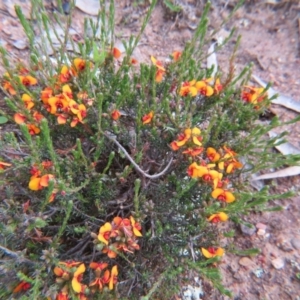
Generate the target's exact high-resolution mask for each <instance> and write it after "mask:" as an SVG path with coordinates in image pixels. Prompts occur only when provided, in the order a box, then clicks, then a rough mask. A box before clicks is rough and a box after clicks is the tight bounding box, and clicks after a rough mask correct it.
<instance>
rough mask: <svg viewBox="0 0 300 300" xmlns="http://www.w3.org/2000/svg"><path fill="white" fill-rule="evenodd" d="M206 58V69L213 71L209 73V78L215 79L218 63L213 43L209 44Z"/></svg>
mask: <svg viewBox="0 0 300 300" xmlns="http://www.w3.org/2000/svg"><path fill="white" fill-rule="evenodd" d="M207 53H208V56H207V68H208V69H211V68H212V67H213V71H212V73H211V77H215V75H216V73H217V71H218V61H217V54H216V52H215V43H213V44H211V46H210V47H209V49H208V51H207Z"/></svg>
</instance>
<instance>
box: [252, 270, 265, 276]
mask: <svg viewBox="0 0 300 300" xmlns="http://www.w3.org/2000/svg"><path fill="white" fill-rule="evenodd" d="M264 272H265V271H264V270H263V269H261V268H259V269H256V270H254V271H253V274H254V275H255V276H256V277H257V278H261V277H262V275H263V274H264Z"/></svg>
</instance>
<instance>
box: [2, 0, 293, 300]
mask: <svg viewBox="0 0 300 300" xmlns="http://www.w3.org/2000/svg"><path fill="white" fill-rule="evenodd" d="M100 2H101V11H100V13H99V16H98V22H97V24H95V23H93V22H92V21H91V20H86V22H85V36H84V38H83V40H82V41H80V42H78V43H76V42H75V41H74V40H73V39H72V38H71V37H70V36H69V35H68V34H67V32H68V28H69V26H70V24H71V17H70V18H69V20H68V22H67V28H65V24H62V23H61V21H60V19H59V17H58V13H54V15H53V18H52V19H50V17H49V16H48V15H47V13H46V10H45V9H44V7H43V5H42V4H41V3H40V2H39V1H32V5H33V8H32V14H33V18H32V20H35V23H36V24H38V26H37V28H38V29H36V28H35V29H34V28H33V26H32V24H31V23H30V22H29V21H27V20H26V19H25V18H24V16H23V14H22V12H21V11H20V9H19V8H18V7H17V8H16V12H17V14H18V17H19V19H20V22H21V23H22V25H23V27H24V30H25V32H26V34H27V36H28V39H29V44H30V57H29V58H28V60H29V61H28V64H23V63H18V64H15V65H13V64H12V60H11V59H10V57H9V54H8V53H7V52H6V51H5V49H4V48H1V49H0V51H1V54H2V61H3V64H4V66H5V68H6V73H5V74H3V79H2V90H3V92H4V94H5V102H6V108H5V109H4V110H5V111H1V112H0V114H1V115H2V116H5V117H6V118H7V119H8V120H9V122H8V123H7V124H6V125H5V126H4V132H5V134H4V135H3V137H2V138H1V141H0V149H1V150H0V151H1V152H0V155H1V157H0V158H1V162H0V169H1V172H2V179H1V182H2V187H1V195H2V196H1V198H2V201H1V203H0V215H1V220H2V222H1V225H0V226H1V234H0V238H1V246H0V250H1V251H2V252H3V259H2V262H1V269H0V278H1V281H0V284H1V290H0V295H1V298H3V299H4V298H5V299H115V298H116V297H117V298H120V299H138V298H139V297H140V296H143V297H142V298H141V299H150V298H151V297H152V296H154V295H156V296H157V297H158V299H170V298H171V297H172V295H174V288H172V289H170V288H168V286H169V287H170V286H172V287H175V288H176V286H177V289H178V290H179V289H180V287H179V286H178V284H177V283H178V280H179V278H184V274H186V272H187V271H188V270H190V269H194V270H195V271H197V272H198V273H199V274H200V275H201V276H202V277H204V278H206V279H208V280H210V281H212V282H213V283H214V285H215V287H216V288H218V289H219V290H220V291H221V292H222V293H224V294H228V295H229V294H230V292H229V291H227V290H226V289H225V288H224V287H223V286H222V284H221V277H220V274H219V272H218V269H217V266H218V261H219V260H220V259H221V257H222V256H223V255H224V254H225V255H226V252H227V251H231V252H235V253H236V252H238V249H236V248H235V247H233V246H232V245H230V244H225V243H224V239H223V237H225V236H231V235H232V230H231V229H232V228H234V223H240V222H242V221H241V218H242V217H243V216H244V215H245V214H248V213H249V212H251V211H253V210H254V209H255V210H263V209H266V203H267V202H268V201H269V200H270V199H274V198H276V197H287V196H288V194H285V195H271V194H270V193H269V192H268V189H267V188H264V189H262V190H261V191H253V190H252V189H251V187H250V185H249V178H250V176H251V174H253V173H255V172H259V171H261V170H263V169H266V168H274V167H280V166H282V165H286V164H292V163H293V162H294V161H295V159H296V158H295V157H283V156H282V155H281V154H278V153H274V152H273V151H272V147H273V146H274V144H275V142H276V139H278V137H277V138H276V139H269V138H266V133H267V132H268V131H270V130H271V129H273V128H275V127H277V126H279V125H280V122H279V120H278V119H277V118H276V117H275V118H273V119H272V120H270V122H267V123H264V124H262V123H260V122H258V120H259V119H260V116H261V115H263V114H264V112H265V110H266V109H267V108H268V105H269V104H270V99H268V97H267V94H266V90H264V89H260V88H257V87H252V86H248V85H247V79H248V78H249V72H250V68H249V67H248V66H247V67H246V68H245V69H244V70H243V71H242V73H241V74H239V75H236V74H234V73H233V71H232V70H233V68H230V71H229V73H228V74H227V73H226V72H225V71H224V72H221V71H219V72H218V73H216V75H214V76H213V77H212V76H211V74H212V72H213V68H212V69H207V68H205V67H203V62H204V61H205V59H206V56H207V54H206V53H207V52H206V50H205V49H206V45H207V44H208V41H209V40H210V39H211V37H210V36H209V35H208V33H207V23H208V22H207V17H208V12H209V4H208V5H206V7H205V9H204V11H203V15H202V18H201V20H200V23H199V25H198V27H197V29H196V30H195V35H194V37H193V39H192V40H191V41H190V42H189V43H188V44H187V45H186V46H185V48H184V50H183V51H182V52H179V51H175V50H176V49H174V53H172V54H170V62H168V63H165V64H164V63H162V62H160V61H158V60H157V59H156V58H155V56H152V57H151V62H150V60H149V62H150V63H146V64H145V63H142V62H137V61H136V59H135V58H134V57H133V56H132V53H133V50H134V48H135V47H136V46H137V44H138V42H139V39H140V37H141V35H142V33H143V30H144V29H145V26H146V24H147V22H148V20H149V18H150V15H151V11H152V10H153V8H154V6H155V1H152V4H151V5H150V7H149V11H148V14H147V16H146V18H145V20H144V22H143V25H142V28H141V32H140V34H139V35H138V36H137V37H131V38H130V39H129V41H126V42H124V46H125V49H126V52H125V53H123V54H122V53H121V51H120V49H118V48H116V47H115V45H114V44H113V40H114V3H113V1H110V3H109V5H108V6H107V5H105V3H104V1H100ZM166 3H167V2H166ZM70 15H71V14H70ZM59 28H64V32H65V33H66V34H65V35H64V37H63V38H61V37H60V35H59V34H58V29H59ZM90 28H92V32H93V36H92V37H90V36H88V32H90ZM98 29H100V36H101V39H100V41H99V40H98V39H97V38H96V35H98V34H99V32H97V30H98ZM36 30H38V32H37V31H36ZM50 32H51V33H52V36H53V34H54V35H55V36H56V37H57V39H58V40H59V41H60V43H59V47H58V48H57V45H55V44H54V43H53V41H52V39H51V34H50ZM35 35H39V36H40V43H37V42H36V40H35ZM225 42H226V41H225ZM225 42H224V44H225ZM222 46H223V44H222V45H219V46H218V49H217V50H219V49H221V47H222ZM49 47H50V48H52V49H53V51H54V52H55V60H52V59H50V57H49V56H48V54H47V53H48V52H47V50H49V49H47V48H49ZM70 47H71V48H72V50H73V51H66V49H69V48H70ZM233 56H234V55H233ZM230 60H231V64H232V60H233V57H232V58H230ZM220 222H227V223H228V226H226V227H225V228H226V230H225V229H224V227H220V226H219V225H220V224H219V223H220ZM249 253H255V250H253V251H252V252H251V250H250V251H249ZM159 287H163V288H161V289H159ZM175 292H176V290H175Z"/></svg>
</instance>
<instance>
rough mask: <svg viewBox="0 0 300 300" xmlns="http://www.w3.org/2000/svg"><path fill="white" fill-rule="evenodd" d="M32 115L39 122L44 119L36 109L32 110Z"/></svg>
mask: <svg viewBox="0 0 300 300" xmlns="http://www.w3.org/2000/svg"><path fill="white" fill-rule="evenodd" d="M32 117H33V118H34V119H35V120H36V121H37V122H38V123H40V122H41V120H42V119H44V116H43V115H42V114H41V113H39V112H38V111H35V112H33V114H32Z"/></svg>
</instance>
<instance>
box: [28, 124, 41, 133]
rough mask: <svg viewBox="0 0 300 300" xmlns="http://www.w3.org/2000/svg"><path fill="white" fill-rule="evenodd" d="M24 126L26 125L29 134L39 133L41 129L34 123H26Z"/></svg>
mask: <svg viewBox="0 0 300 300" xmlns="http://www.w3.org/2000/svg"><path fill="white" fill-rule="evenodd" d="M26 126H27V129H28V131H29V133H30V135H35V134H39V133H40V132H41V129H39V128H38V127H37V126H35V125H34V124H27V125H26Z"/></svg>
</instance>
